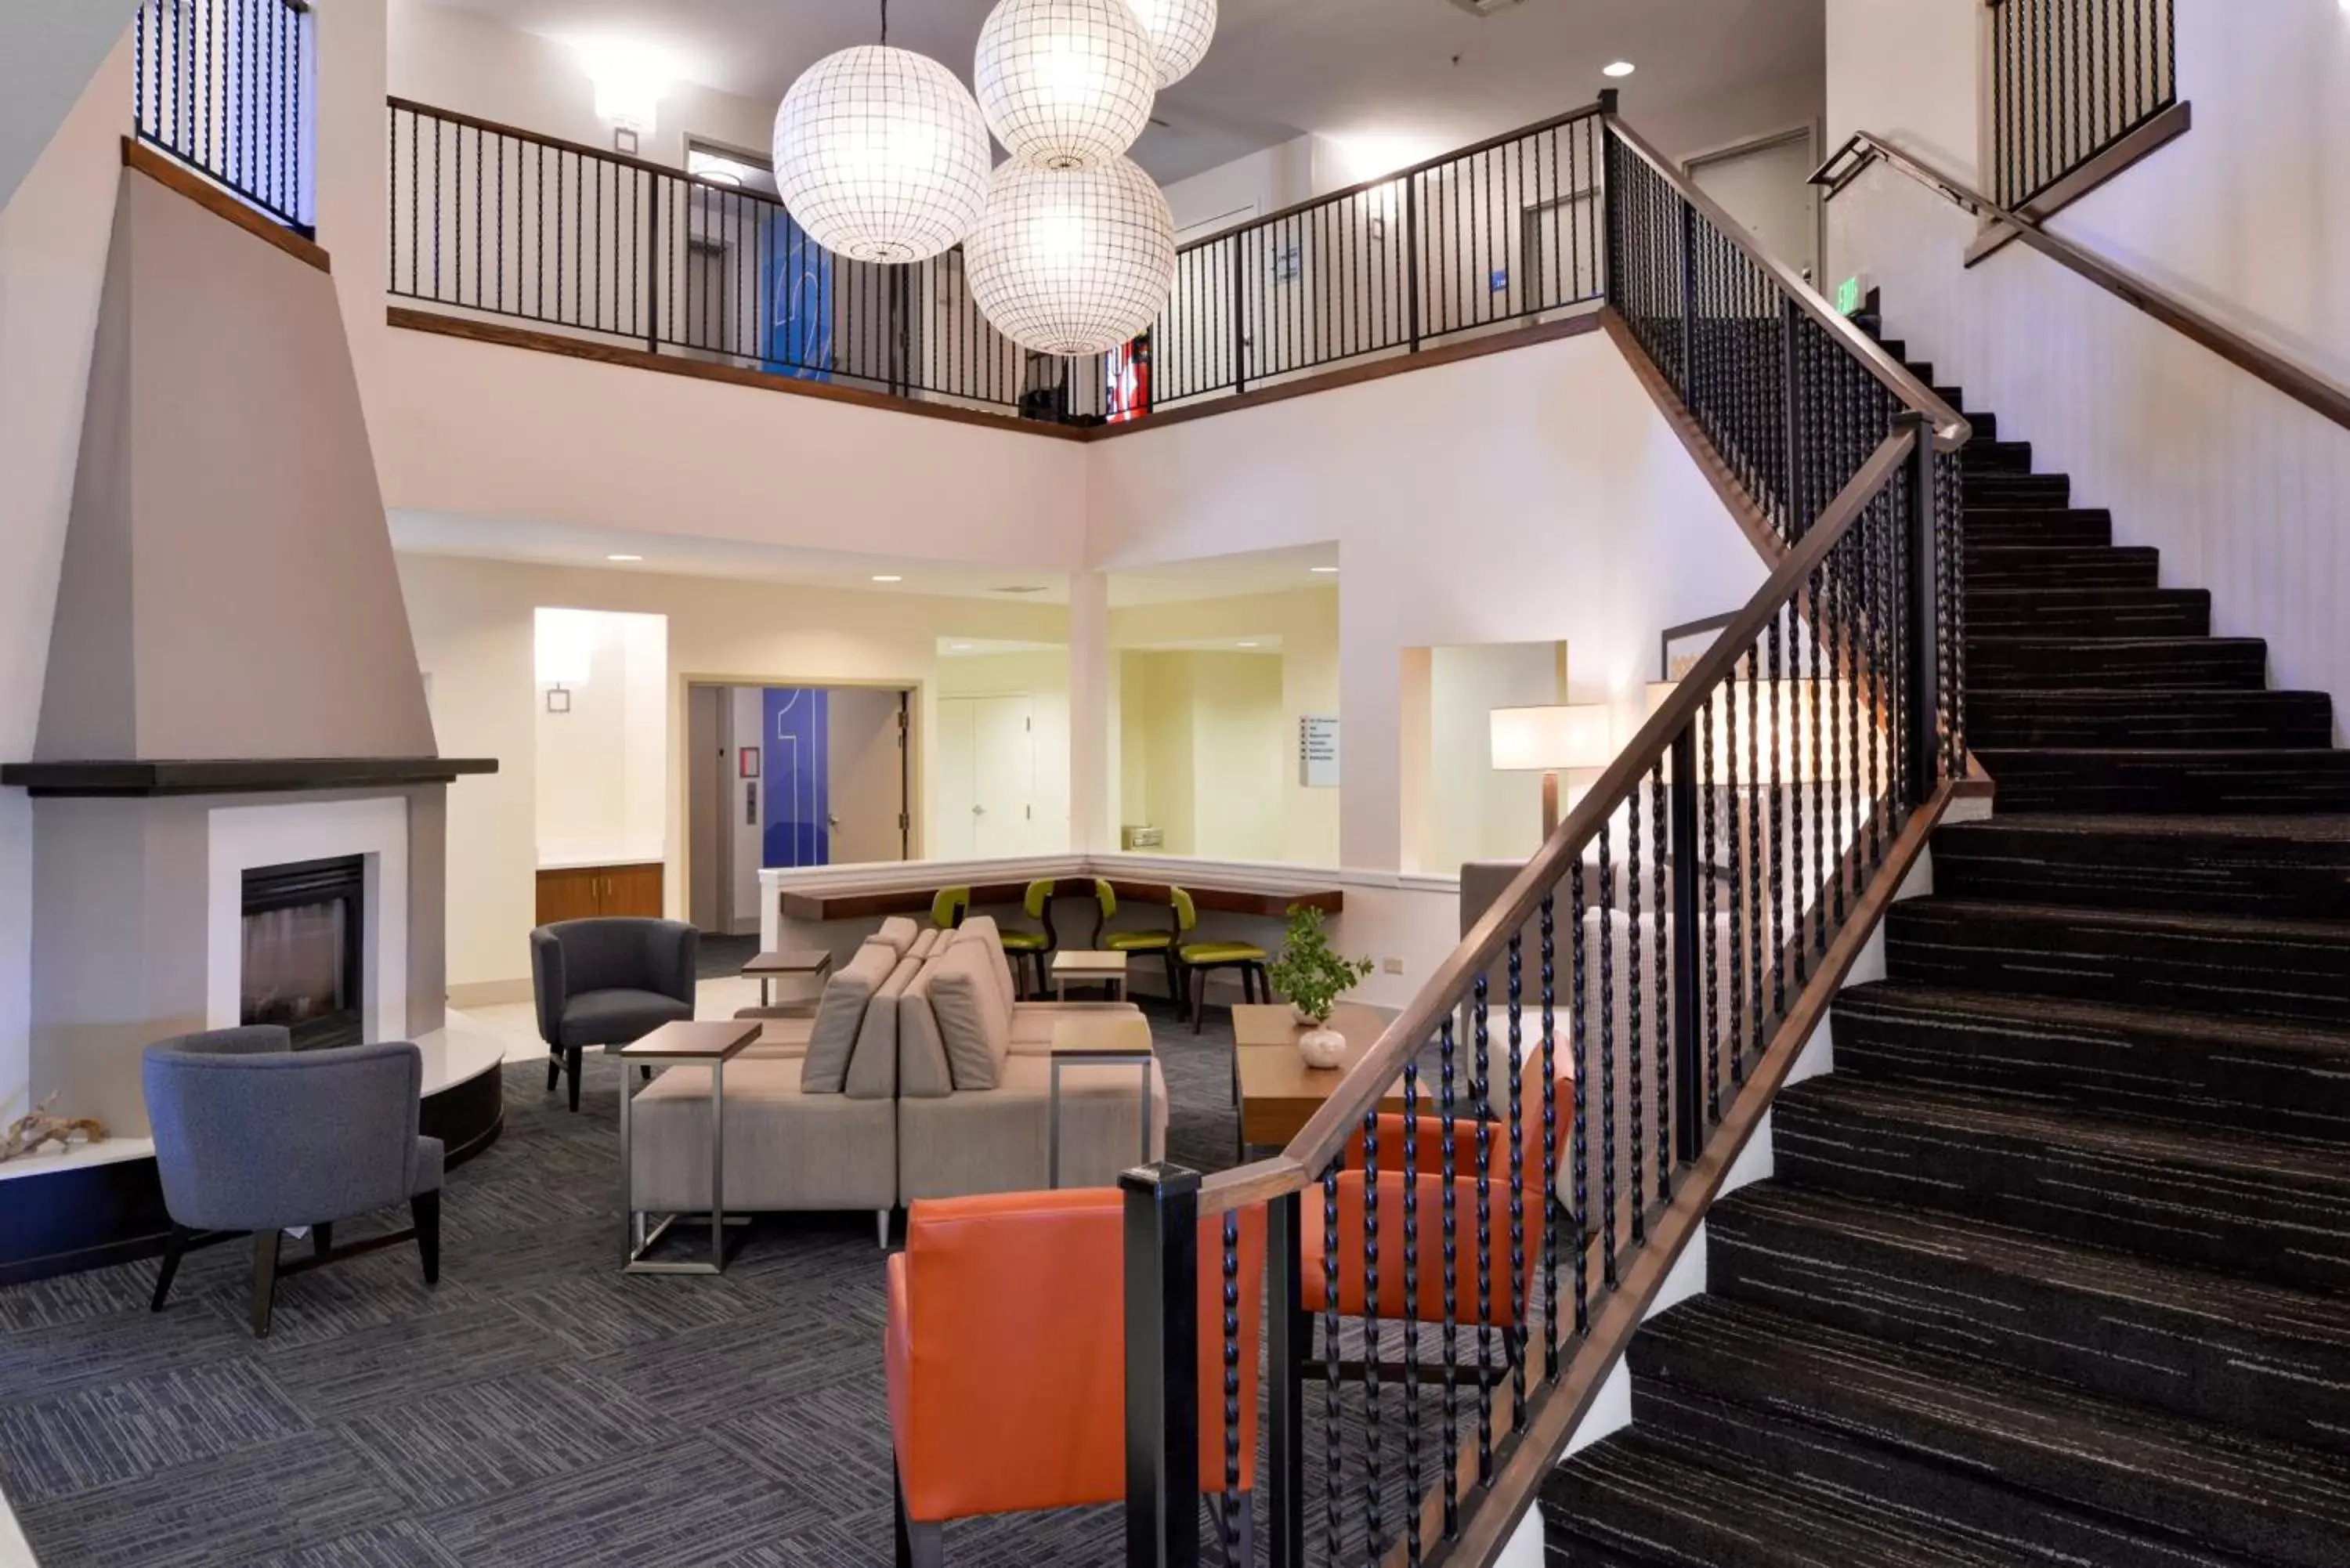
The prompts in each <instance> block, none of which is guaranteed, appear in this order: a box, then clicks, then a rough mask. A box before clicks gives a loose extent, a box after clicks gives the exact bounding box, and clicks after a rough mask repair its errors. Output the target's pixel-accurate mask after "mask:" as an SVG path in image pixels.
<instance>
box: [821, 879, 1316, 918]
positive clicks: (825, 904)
mask: <svg viewBox="0 0 2350 1568" xmlns="http://www.w3.org/2000/svg"><path fill="white" fill-rule="evenodd" d="M1106 880H1107V882H1108V883H1109V885H1110V890H1111V891H1112V892H1114V893H1116V894H1117V895H1118V898H1119V899H1120V900H1121V901H1123V902H1131V903H1137V904H1165V903H1166V902H1167V901H1168V888H1170V886H1180V887H1181V888H1183V889H1184V890H1185V891H1186V892H1188V893H1190V894H1191V901H1192V902H1193V903H1194V904H1196V905H1197V906H1199V908H1200V909H1201V911H1202V912H1206V911H1209V910H1213V911H1215V912H1217V913H1219V914H1228V915H1263V916H1266V917H1269V918H1271V919H1281V918H1282V917H1283V916H1285V915H1286V914H1288V913H1289V911H1290V909H1292V908H1293V907H1294V906H1296V905H1300V904H1303V905H1305V907H1306V908H1308V909H1319V910H1321V911H1322V912H1323V913H1324V914H1326V915H1335V914H1337V913H1338V912H1339V911H1340V910H1342V909H1345V908H1346V902H1347V896H1346V894H1345V893H1344V892H1343V891H1341V890H1340V889H1338V888H1315V887H1310V886H1306V885H1303V884H1301V885H1300V886H1298V887H1296V888H1279V889H1274V890H1267V889H1264V888H1232V887H1219V886H1217V885H1216V884H1215V883H1213V882H1206V881H1190V880H1186V881H1184V882H1182V883H1180V884H1170V883H1166V882H1151V881H1143V880H1140V879H1138V878H1135V877H1107V878H1106ZM962 885H963V884H962V883H955V882H934V883H926V884H924V885H922V886H920V887H915V888H877V889H873V890H870V891H864V890H859V889H858V888H832V889H828V890H827V891H825V892H821V893H796V892H791V891H786V892H785V894H784V895H783V915H784V919H787V920H858V919H873V918H875V917H878V916H882V915H927V914H929V913H930V912H931V900H932V899H934V898H937V897H938V895H939V890H940V889H941V888H951V887H961V886H962ZM1093 891H1094V879H1093V878H1092V877H1058V878H1055V888H1054V890H1053V897H1055V898H1092V897H1093ZM1027 893H1028V884H1027V883H1026V882H1024V881H1021V882H979V883H973V884H971V902H972V908H973V909H979V908H982V907H983V906H986V905H991V904H1017V903H1019V902H1020V900H1021V899H1022V898H1025V897H1026V896H1027Z"/></svg>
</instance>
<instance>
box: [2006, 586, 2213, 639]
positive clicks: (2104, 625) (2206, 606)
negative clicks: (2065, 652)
mask: <svg viewBox="0 0 2350 1568" xmlns="http://www.w3.org/2000/svg"><path fill="white" fill-rule="evenodd" d="M2210 634H2211V595H2210V591H2209V590H2207V589H2203V588H1983V589H1978V590H1975V591H1972V592H1970V593H1969V594H1968V595H1967V636H1968V638H1969V639H1970V640H1972V639H1977V638H1982V637H2002V636H2004V637H2019V636H2021V637H2068V638H2147V637H2164V638H2168V637H2209V636H2210Z"/></svg>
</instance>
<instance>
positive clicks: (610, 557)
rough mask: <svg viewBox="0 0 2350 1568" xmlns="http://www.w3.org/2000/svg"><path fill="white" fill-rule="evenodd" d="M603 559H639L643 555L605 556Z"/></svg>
mask: <svg viewBox="0 0 2350 1568" xmlns="http://www.w3.org/2000/svg"><path fill="white" fill-rule="evenodd" d="M604 559H606V560H608V561H641V560H643V559H644V557H643V556H605V557H604Z"/></svg>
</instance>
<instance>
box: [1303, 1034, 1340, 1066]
mask: <svg viewBox="0 0 2350 1568" xmlns="http://www.w3.org/2000/svg"><path fill="white" fill-rule="evenodd" d="M1297 1054H1299V1055H1301V1056H1303V1057H1305V1064H1306V1065H1307V1066H1309V1067H1318V1068H1324V1069H1330V1068H1336V1066H1337V1065H1338V1064H1339V1063H1341V1062H1343V1061H1345V1060H1346V1059H1347V1037H1346V1036H1345V1035H1344V1034H1341V1033H1338V1032H1337V1031H1336V1030H1335V1029H1307V1030H1306V1031H1305V1033H1301V1034H1299V1035H1298V1037H1297Z"/></svg>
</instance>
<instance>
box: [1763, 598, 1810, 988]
mask: <svg viewBox="0 0 2350 1568" xmlns="http://www.w3.org/2000/svg"><path fill="white" fill-rule="evenodd" d="M1785 615H1786V610H1785V607H1783V606H1782V607H1780V608H1779V609H1777V610H1774V611H1773V612H1772V616H1771V620H1770V623H1769V625H1768V627H1767V628H1766V630H1765V632H1764V636H1765V639H1766V646H1767V647H1768V649H1769V652H1770V663H1771V701H1770V708H1771V866H1770V872H1771V902H1770V906H1769V909H1768V911H1767V913H1768V914H1769V917H1770V921H1771V944H1770V945H1771V1015H1772V1016H1773V1018H1783V1017H1785V1016H1786V1013H1787V932H1786V902H1787V901H1786V897H1785V886H1786V883H1785V867H1786V862H1787V839H1786V832H1785V829H1786V822H1785V817H1786V812H1785V809H1784V807H1785V805H1786V803H1785V800H1784V798H1783V796H1782V794H1781V773H1782V771H1783V770H1782V766H1781V761H1782V759H1783V757H1785V756H1787V755H1788V754H1789V753H1788V748H1787V741H1788V736H1787V720H1788V717H1789V712H1790V709H1791V706H1792V705H1791V704H1790V703H1789V702H1788V701H1787V691H1786V686H1785V684H1784V683H1783V680H1781V673H1782V671H1781V666H1780V653H1779V623H1780V621H1781V620H1782V619H1783V618H1784V617H1785ZM1796 841H1797V844H1798V846H1799V847H1800V846H1801V843H1802V834H1801V833H1800V832H1798V833H1797V835H1796Z"/></svg>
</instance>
